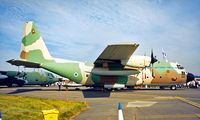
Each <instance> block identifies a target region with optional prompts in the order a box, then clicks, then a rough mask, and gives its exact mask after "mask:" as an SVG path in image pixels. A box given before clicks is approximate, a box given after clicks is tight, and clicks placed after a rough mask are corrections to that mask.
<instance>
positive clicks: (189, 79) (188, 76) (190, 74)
mask: <svg viewBox="0 0 200 120" xmlns="http://www.w3.org/2000/svg"><path fill="white" fill-rule="evenodd" d="M192 80H194V74H192V73H188V74H187V80H186V82H190V81H192Z"/></svg>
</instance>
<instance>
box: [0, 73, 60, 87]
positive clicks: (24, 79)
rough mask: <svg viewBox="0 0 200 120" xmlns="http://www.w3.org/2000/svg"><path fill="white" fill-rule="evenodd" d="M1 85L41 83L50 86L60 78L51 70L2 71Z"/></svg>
mask: <svg viewBox="0 0 200 120" xmlns="http://www.w3.org/2000/svg"><path fill="white" fill-rule="evenodd" d="M0 75H1V76H2V75H3V76H5V77H4V78H0V85H7V86H8V87H12V86H13V84H16V85H18V86H19V87H21V86H23V85H41V86H48V85H50V84H53V83H55V82H57V81H58V80H59V79H58V78H57V77H55V75H53V74H52V73H50V72H44V71H43V72H35V71H34V72H19V71H0Z"/></svg>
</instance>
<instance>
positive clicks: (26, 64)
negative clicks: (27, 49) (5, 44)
mask: <svg viewBox="0 0 200 120" xmlns="http://www.w3.org/2000/svg"><path fill="white" fill-rule="evenodd" d="M6 62H8V63H10V64H11V65H16V66H24V67H27V68H40V63H35V62H29V61H24V60H15V59H11V60H8V61H6Z"/></svg>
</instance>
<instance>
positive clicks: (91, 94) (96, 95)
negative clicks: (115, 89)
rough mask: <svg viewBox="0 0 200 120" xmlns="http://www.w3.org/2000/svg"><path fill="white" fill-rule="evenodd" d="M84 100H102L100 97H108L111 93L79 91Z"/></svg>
mask: <svg viewBox="0 0 200 120" xmlns="http://www.w3.org/2000/svg"><path fill="white" fill-rule="evenodd" d="M81 91H82V94H83V96H84V98H102V97H110V92H111V91H101V90H94V89H86V90H81Z"/></svg>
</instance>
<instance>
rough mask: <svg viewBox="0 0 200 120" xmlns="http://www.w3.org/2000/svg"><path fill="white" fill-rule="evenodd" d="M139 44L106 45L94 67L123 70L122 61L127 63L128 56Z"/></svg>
mask: <svg viewBox="0 0 200 120" xmlns="http://www.w3.org/2000/svg"><path fill="white" fill-rule="evenodd" d="M138 46H139V44H136V43H127V44H114V45H108V46H107V47H106V48H105V49H104V51H103V52H102V53H101V54H100V56H99V57H98V58H97V59H96V61H95V62H94V65H95V67H102V68H104V67H108V68H113V67H114V68H116V69H124V65H123V64H122V61H123V62H124V61H126V62H128V60H129V58H130V56H131V55H132V54H133V53H134V51H135V50H136V49H137V47H138Z"/></svg>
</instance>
